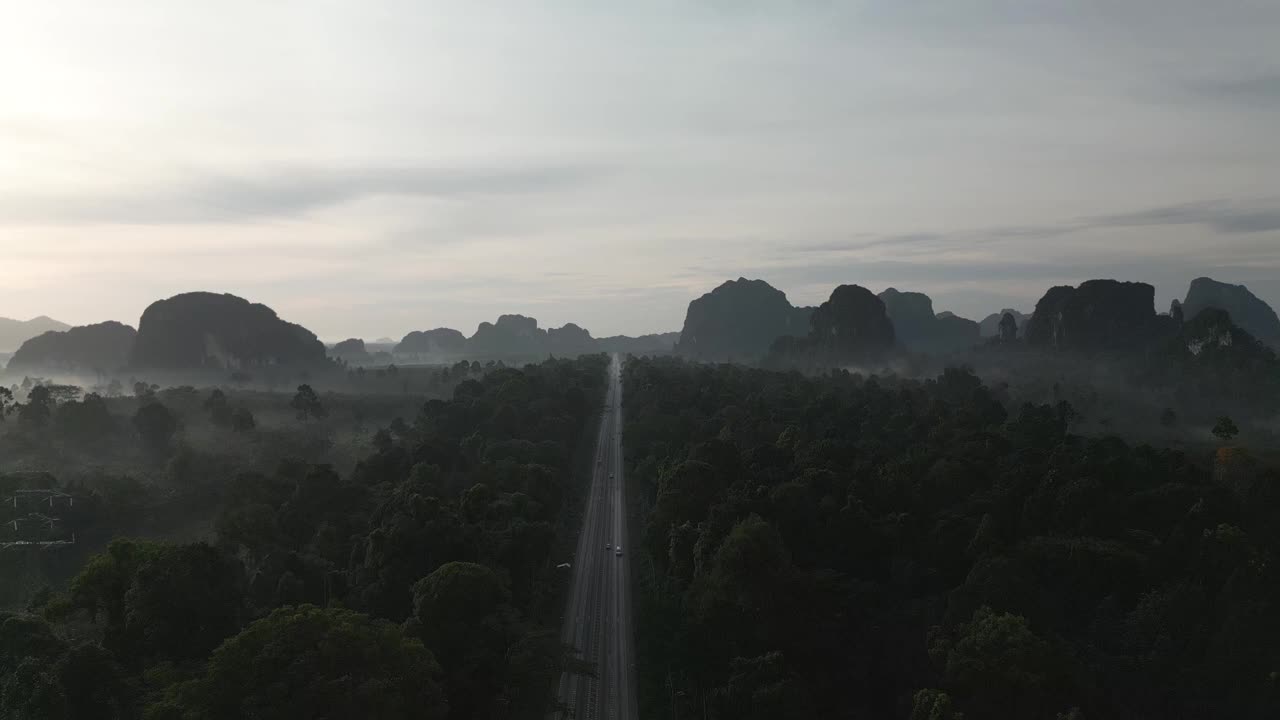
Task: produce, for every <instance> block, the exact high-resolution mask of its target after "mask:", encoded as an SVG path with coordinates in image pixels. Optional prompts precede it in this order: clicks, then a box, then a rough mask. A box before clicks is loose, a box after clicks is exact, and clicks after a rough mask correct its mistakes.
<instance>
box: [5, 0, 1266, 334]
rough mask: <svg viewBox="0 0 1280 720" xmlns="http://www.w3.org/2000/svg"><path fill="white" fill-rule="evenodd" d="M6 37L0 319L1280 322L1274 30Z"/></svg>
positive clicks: (1101, 21) (1164, 26)
mask: <svg viewBox="0 0 1280 720" xmlns="http://www.w3.org/2000/svg"><path fill="white" fill-rule="evenodd" d="M4 5H5V11H4V14H3V21H2V22H0V261H2V263H3V264H2V265H0V273H2V274H0V278H2V279H0V316H9V317H19V318H26V317H30V316H33V315H38V314H48V315H51V316H54V317H56V318H59V319H61V320H64V321H67V322H72V323H85V322H94V321H99V320H104V319H119V320H123V321H126V322H129V323H131V324H136V322H137V318H138V316H139V315H140V314H141V312H142V310H143V308H144V307H145V306H146V305H147V304H148V303H149V302H150V301H152V300H154V299H157V298H160V297H166V296H169V295H172V294H175V293H178V292H182V291H186V290H196V289H201V290H215V291H226V292H233V293H236V294H238V295H242V296H244V297H247V298H250V299H253V300H256V301H260V302H265V303H267V304H269V305H271V306H273V307H274V308H276V310H277V311H279V312H280V314H281V315H282V316H284V317H286V318H287V319H290V320H294V321H296V322H301V323H303V324H304V325H307V326H308V327H310V328H311V329H312V330H314V331H315V332H317V333H318V334H319V335H320V336H321V337H322V338H326V339H341V338H343V337H346V336H349V335H357V336H363V337H365V338H369V339H372V338H375V337H378V336H381V335H390V336H394V337H399V336H400V335H402V334H404V333H405V332H406V331H409V330H413V329H425V328H431V327H436V326H441V325H446V326H452V327H457V328H459V329H461V330H463V331H464V332H467V333H470V332H471V331H472V330H474V328H475V325H476V323H478V322H480V321H481V320H486V319H492V318H493V317H495V316H496V315H497V314H499V313H501V312H522V313H525V314H531V315H534V316H535V317H537V318H539V320H540V321H541V322H542V324H543V325H544V326H546V325H559V324H562V323H564V322H569V321H573V322H577V323H579V324H581V325H584V326H586V327H588V328H589V329H591V330H592V331H593V333H594V334H596V335H607V334H613V333H618V332H626V333H630V334H636V333H641V332H654V331H662V330H675V329H679V327H680V324H681V321H682V320H683V317H684V309H685V306H686V304H687V303H688V301H689V300H690V299H692V298H694V297H696V296H698V295H700V294H702V293H703V292H705V291H707V290H709V289H710V288H711V287H714V286H715V285H717V284H719V283H720V282H722V281H723V280H725V279H729V278H735V277H737V276H739V275H745V276H748V277H760V278H763V279H765V280H768V281H769V282H771V283H772V284H774V285H775V286H777V287H779V288H780V289H782V290H784V291H786V292H787V293H788V295H789V296H790V298H791V299H792V301H793V302H796V303H798V304H813V303H817V302H820V301H821V300H823V299H824V298H825V297H826V295H827V294H829V292H830V290H831V288H832V287H833V286H834V285H836V284H839V283H859V284H862V285H865V286H867V287H869V288H871V289H872V290H875V291H879V290H881V289H883V288H885V287H888V286H890V285H893V286H896V287H898V288H899V289H911V290H921V291H924V292H927V293H929V294H930V295H932V296H933V298H934V301H935V309H937V310H947V309H950V310H953V311H956V312H958V313H960V314H962V315H967V316H970V317H974V318H980V317H981V316H983V315H985V314H987V313H989V312H992V311H994V310H997V309H999V308H1000V307H1003V306H1013V307H1017V308H1021V309H1025V310H1030V309H1031V307H1032V306H1033V304H1034V302H1035V300H1036V299H1037V298H1038V297H1039V296H1040V294H1041V293H1042V292H1043V291H1044V289H1045V288H1047V287H1048V286H1050V285H1053V284H1062V283H1072V284H1074V283H1077V282H1080V281H1082V280H1085V279H1088V278H1091V277H1115V278H1118V279H1131V280H1143V281H1146V282H1151V283H1153V284H1155V285H1156V289H1157V303H1158V304H1159V306H1160V309H1164V308H1165V307H1166V306H1167V304H1168V302H1169V299H1170V298H1172V297H1175V296H1181V295H1182V294H1183V293H1184V292H1185V290H1186V284H1187V282H1188V281H1189V280H1190V279H1191V278H1193V277H1196V276H1198V275H1204V274H1207V275H1211V276H1213V277H1215V278H1217V279H1220V280H1224V281H1230V282H1243V283H1246V284H1248V285H1249V286H1250V287H1251V288H1252V289H1253V290H1254V292H1255V293H1257V294H1259V295H1260V296H1262V297H1263V298H1264V299H1265V300H1267V301H1269V302H1272V303H1273V304H1275V305H1277V306H1280V41H1278V40H1277V39H1278V38H1280V2H1276V0H1258V1H1256V2H1252V1H1245V0H1223V1H1221V2H1203V1H1202V0H1196V1H1194V2H1192V1H1190V0H1141V1H1139V0H1096V1H1088V0H1080V1H1077V2H1062V1H1061V0H1053V1H1052V2H1050V1H1044V2H1038V1H1036V0H1009V1H1008V2H995V1H988V2H966V1H964V0H940V1H939V2H903V1H902V0H875V1H872V2H857V1H855V0H847V1H844V2H834V1H825V2H824V1H821V0H776V2H752V1H750V0H701V1H694V0H682V1H680V2H663V1H660V0H645V1H644V2H623V1H621V0H614V1H609V0H560V1H557V0H541V1H538V2H533V1H530V2H497V1H496V0H495V1H486V2H477V1H476V0H465V1H462V2H449V3H445V2H426V1H423V0H411V1H405V2H390V1H383V2H375V1H373V0H360V1H358V2H357V1H356V0H351V1H349V2H325V1H322V0H307V2H283V1H280V0H272V1H271V2H263V1H262V0H252V1H251V2H238V1H236V2H229V1H227V0H223V1H221V2H207V1H206V0H201V1H200V2H188V1H185V0H165V1H164V2H156V1H155V0H139V1H134V0H115V1H114V2H109V3H107V2H101V0H87V1H85V2H65V1H63V0H43V1H42V2H21V1H20V0H10V1H9V2H6V3H4Z"/></svg>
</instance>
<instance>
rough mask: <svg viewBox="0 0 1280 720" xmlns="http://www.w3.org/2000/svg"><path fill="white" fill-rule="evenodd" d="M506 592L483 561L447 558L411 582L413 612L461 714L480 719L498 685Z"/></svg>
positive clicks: (503, 668) (502, 664)
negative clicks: (419, 578)
mask: <svg viewBox="0 0 1280 720" xmlns="http://www.w3.org/2000/svg"><path fill="white" fill-rule="evenodd" d="M509 599H510V595H509V594H508V592H507V589H506V587H505V586H504V585H503V583H502V581H501V580H500V579H499V578H498V576H497V575H496V574H495V573H494V572H493V571H492V570H490V569H489V568H487V567H485V566H484V565H479V564H477V563H469V562H451V563H446V564H444V565H441V566H440V568H438V569H437V570H436V571H435V572H433V573H431V574H430V575H428V576H427V577H425V578H423V579H422V580H419V581H418V582H417V583H415V584H414V586H413V607H414V616H415V617H416V618H417V619H418V621H419V622H420V623H421V627H422V637H423V639H424V640H425V642H426V643H427V645H428V646H430V647H431V648H432V649H433V650H435V652H436V653H437V654H438V655H439V658H440V662H441V664H443V665H444V669H445V672H446V676H447V680H448V687H449V703H450V705H451V706H453V710H454V712H455V713H457V714H459V715H460V716H461V717H484V716H486V715H487V714H488V713H485V712H482V710H484V708H485V706H486V704H487V703H488V702H490V701H492V700H493V699H494V697H495V696H496V694H497V692H498V690H499V689H500V688H501V687H502V684H503V682H502V679H503V676H504V675H505V672H506V658H505V648H506V646H507V641H506V635H507V631H508V625H509V624H510V623H511V622H512V618H511V613H512V610H511V608H510V607H509V605H508V604H507V603H508V601H509Z"/></svg>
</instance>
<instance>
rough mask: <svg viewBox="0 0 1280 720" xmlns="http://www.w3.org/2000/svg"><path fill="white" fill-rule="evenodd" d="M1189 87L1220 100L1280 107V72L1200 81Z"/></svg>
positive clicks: (1194, 91) (1203, 95)
mask: <svg viewBox="0 0 1280 720" xmlns="http://www.w3.org/2000/svg"><path fill="white" fill-rule="evenodd" d="M1189 89H1190V90H1191V92H1192V93H1194V94H1196V95H1200V96H1202V97H1206V98H1208V99H1210V100H1215V101H1218V102H1230V103H1237V104H1240V105H1245V106H1247V107H1251V108H1275V109H1280V72H1277V73H1270V74H1262V75H1252V76H1248V77H1234V78H1225V79H1218V80H1211V81H1205V82H1198V83H1193V84H1191V85H1190V87H1189Z"/></svg>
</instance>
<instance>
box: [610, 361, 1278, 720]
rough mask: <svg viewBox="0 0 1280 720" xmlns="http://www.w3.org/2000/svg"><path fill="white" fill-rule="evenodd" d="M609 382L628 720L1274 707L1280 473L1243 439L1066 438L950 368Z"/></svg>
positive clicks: (1260, 714) (664, 371)
mask: <svg viewBox="0 0 1280 720" xmlns="http://www.w3.org/2000/svg"><path fill="white" fill-rule="evenodd" d="M624 383H625V390H624V397H626V398H627V401H626V409H625V411H626V417H627V424H626V429H625V434H624V440H625V443H626V452H627V457H628V462H629V464H630V466H631V468H632V470H631V474H630V475H629V477H630V479H631V485H632V490H633V492H634V493H636V496H637V499H638V500H639V503H638V505H639V509H638V513H639V514H640V516H641V525H642V527H643V552H644V555H645V557H644V559H643V560H641V561H639V562H638V563H637V568H638V570H637V572H638V573H639V578H638V579H639V583H638V586H639V590H638V592H639V593H640V597H638V598H637V607H638V609H639V618H638V621H637V622H638V623H639V625H640V631H639V633H638V645H639V661H638V662H639V667H640V671H641V676H642V697H641V703H642V705H641V710H642V713H643V714H644V716H645V717H651V718H663V717H672V718H673V717H677V716H678V717H710V718H726V719H728V718H734V719H735V720H743V719H750V718H762V719H763V718H780V717H794V718H809V717H820V718H863V717H875V718H911V720H946V719H948V718H952V719H954V718H961V717H962V716H963V717H967V718H970V719H971V720H972V719H974V718H1021V719H1034V718H1046V719H1048V720H1053V719H1055V718H1088V719H1090V720H1093V719H1095V718H1116V719H1117V720H1118V719H1121V718H1126V719H1127V718H1153V719H1154V718H1224V717H1232V718H1273V717H1280V679H1278V678H1280V643H1277V642H1276V639H1277V638H1280V612H1278V611H1280V570H1277V562H1276V560H1277V552H1278V551H1280V474H1278V473H1277V472H1276V471H1275V470H1274V469H1264V468H1262V467H1261V466H1260V463H1258V462H1257V461H1255V460H1252V459H1250V457H1249V454H1248V453H1247V452H1246V451H1245V450H1243V449H1241V448H1238V447H1222V448H1220V449H1219V450H1218V451H1217V454H1216V455H1214V456H1212V457H1208V456H1206V457H1203V458H1201V457H1193V456H1188V455H1186V454H1183V453H1180V452H1175V451H1170V450H1164V449H1158V448H1154V447H1150V446H1132V445H1129V444H1127V443H1126V442H1125V441H1123V440H1121V439H1119V438H1117V437H1112V436H1093V437H1081V436H1077V435H1075V434H1073V433H1072V432H1071V428H1072V426H1073V423H1074V422H1075V421H1076V419H1077V416H1078V411H1077V410H1075V409H1074V408H1073V407H1072V406H1071V405H1070V404H1069V403H1067V402H1059V403H1057V404H1054V405H1050V404H1042V405H1035V404H1024V405H1022V406H1020V407H1009V408H1007V407H1006V406H1005V402H1004V400H1005V398H1003V397H1002V396H1001V395H999V394H998V393H996V392H993V391H992V390H991V389H989V388H988V387H985V386H984V385H983V384H982V383H981V382H980V381H979V380H978V379H977V378H976V377H975V376H974V375H972V374H971V373H969V372H967V371H963V370H954V369H952V370H947V371H946V372H945V373H943V374H942V375H941V376H939V377H937V378H936V379H932V380H926V381H902V380H890V379H884V378H877V377H874V376H871V377H864V376H860V375H857V374H849V373H847V372H843V371H835V372H832V373H830V374H828V375H825V376H822V377H813V378H806V377H802V376H800V375H798V374H796V373H790V374H784V373H774V372H768V371H763V370H751V369H745V368H742V367H736V366H728V365H721V366H706V365H691V364H685V363H682V362H678V361H674V360H632V361H630V362H628V364H627V366H626V369H625V374H624ZM1223 435H1224V437H1227V436H1229V435H1230V433H1226V432H1224V433H1223ZM1208 454H1209V453H1208V452H1207V451H1206V455H1208Z"/></svg>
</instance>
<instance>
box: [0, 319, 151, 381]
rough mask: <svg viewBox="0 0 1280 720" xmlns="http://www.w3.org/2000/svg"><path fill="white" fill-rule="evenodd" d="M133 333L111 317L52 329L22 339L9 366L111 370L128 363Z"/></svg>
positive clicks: (86, 370)
mask: <svg viewBox="0 0 1280 720" xmlns="http://www.w3.org/2000/svg"><path fill="white" fill-rule="evenodd" d="M136 335H137V333H136V331H134V329H133V328H131V327H129V326H128V325H123V324H121V323H118V322H114V321H111V322H104V323H98V324H96V325H84V326H81V327H73V328H70V329H68V330H64V331H58V330H51V331H49V332H46V333H44V334H42V335H38V336H36V337H34V338H31V339H30V340H28V341H26V342H25V343H23V344H22V347H20V348H18V351H17V352H16V353H14V354H13V357H12V358H10V359H9V365H8V368H9V369H10V370H30V371H35V370H59V371H64V372H95V371H101V372H112V371H115V370H119V369H120V368H122V367H124V366H125V364H127V363H128V361H129V354H130V352H131V351H132V350H133V343H134V338H135V337H136Z"/></svg>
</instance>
